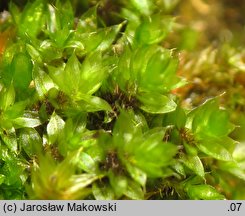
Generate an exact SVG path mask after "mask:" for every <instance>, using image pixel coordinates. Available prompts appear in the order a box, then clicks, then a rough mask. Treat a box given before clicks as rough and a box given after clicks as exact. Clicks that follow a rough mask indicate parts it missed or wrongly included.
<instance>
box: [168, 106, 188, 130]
mask: <svg viewBox="0 0 245 216" xmlns="http://www.w3.org/2000/svg"><path fill="white" fill-rule="evenodd" d="M186 120H187V115H186V113H185V110H184V109H183V108H181V106H179V105H178V106H177V108H176V110H175V111H173V112H170V113H168V114H167V116H166V117H165V119H164V124H165V125H166V126H167V125H176V127H177V128H178V129H180V128H184V127H185V123H186Z"/></svg>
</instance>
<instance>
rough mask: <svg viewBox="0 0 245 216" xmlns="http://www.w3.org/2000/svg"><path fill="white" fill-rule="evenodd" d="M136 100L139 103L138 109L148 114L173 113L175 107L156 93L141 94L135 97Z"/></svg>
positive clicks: (167, 99) (166, 98)
mask: <svg viewBox="0 0 245 216" xmlns="http://www.w3.org/2000/svg"><path fill="white" fill-rule="evenodd" d="M137 99H138V100H139V101H140V102H141V105H140V108H141V109H142V110H144V111H146V112H149V113H154V114H161V113H168V112H172V111H174V110H175V109H176V107H177V105H176V103H175V102H174V101H173V100H172V99H170V98H169V97H167V96H165V95H162V94H158V93H153V92H151V93H150V92H144V93H143V92H142V93H140V94H139V95H137Z"/></svg>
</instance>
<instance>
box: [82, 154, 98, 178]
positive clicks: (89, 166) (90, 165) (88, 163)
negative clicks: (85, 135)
mask: <svg viewBox="0 0 245 216" xmlns="http://www.w3.org/2000/svg"><path fill="white" fill-rule="evenodd" d="M79 159H80V160H79V162H78V166H79V168H81V169H82V170H84V171H85V172H87V173H94V172H95V171H96V169H97V165H96V162H95V161H94V159H93V158H92V157H91V156H90V155H89V154H87V153H85V152H81V153H80V156H79Z"/></svg>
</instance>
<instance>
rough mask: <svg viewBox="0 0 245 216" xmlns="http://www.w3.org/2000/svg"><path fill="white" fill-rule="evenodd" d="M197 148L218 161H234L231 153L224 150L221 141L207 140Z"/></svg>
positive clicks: (199, 143) (202, 141)
mask: <svg viewBox="0 0 245 216" xmlns="http://www.w3.org/2000/svg"><path fill="white" fill-rule="evenodd" d="M197 147H198V148H199V149H200V150H201V151H202V152H204V153H205V154H207V155H209V156H212V157H214V158H216V159H218V160H223V161H231V160H233V158H232V155H231V154H230V152H229V151H228V150H227V149H226V148H224V147H223V146H222V145H221V144H220V143H219V141H217V140H215V139H212V138H208V137H207V138H205V140H201V141H200V142H198V143H197Z"/></svg>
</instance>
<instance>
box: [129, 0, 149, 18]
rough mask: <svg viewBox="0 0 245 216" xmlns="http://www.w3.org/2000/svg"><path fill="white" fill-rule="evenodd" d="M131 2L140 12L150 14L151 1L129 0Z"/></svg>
mask: <svg viewBox="0 0 245 216" xmlns="http://www.w3.org/2000/svg"><path fill="white" fill-rule="evenodd" d="M130 2H131V4H132V5H133V6H134V7H135V8H136V9H137V10H138V11H139V12H140V13H142V14H144V15H150V12H151V8H152V2H151V1H150V0H130Z"/></svg>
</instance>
